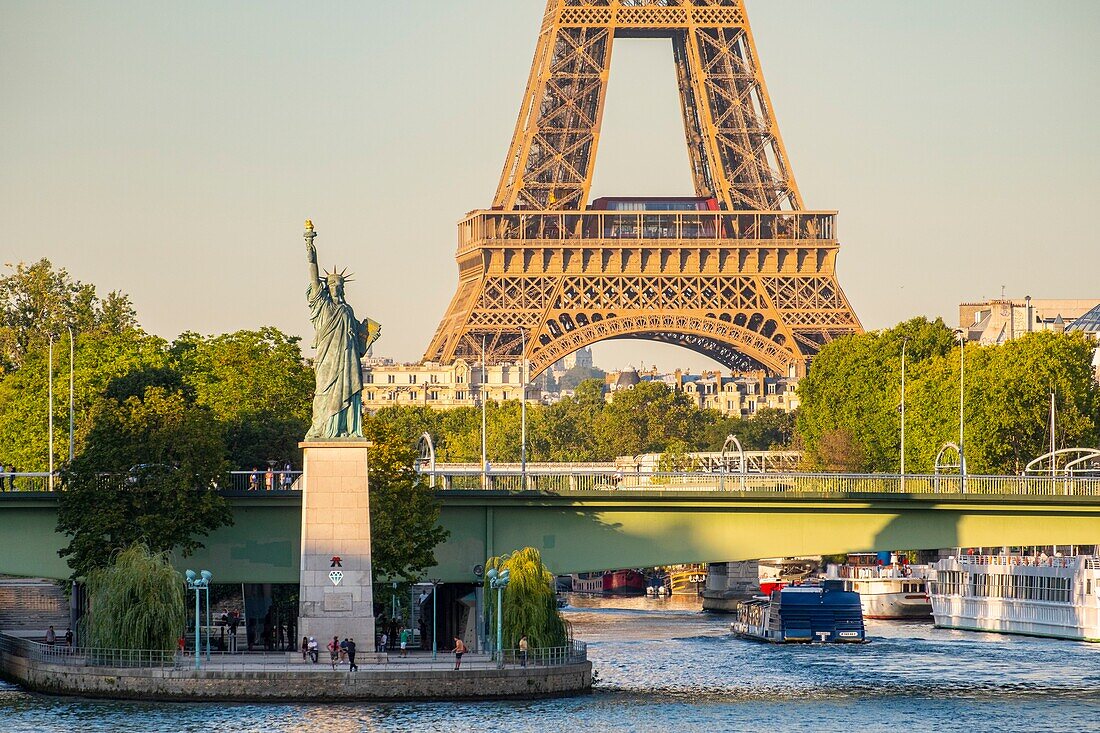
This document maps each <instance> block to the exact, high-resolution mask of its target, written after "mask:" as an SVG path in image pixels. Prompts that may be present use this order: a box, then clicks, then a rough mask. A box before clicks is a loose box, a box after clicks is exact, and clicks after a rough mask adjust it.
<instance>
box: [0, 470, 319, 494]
mask: <svg viewBox="0 0 1100 733" xmlns="http://www.w3.org/2000/svg"><path fill="white" fill-rule="evenodd" d="M129 476H130V475H129V474H120V475H116V476H108V475H104V476H103V477H102V478H103V480H105V481H107V480H112V478H113V479H114V480H122V481H126V480H129ZM301 477H302V472H301V471H282V470H280V471H267V470H264V471H230V472H229V473H227V474H226V475H225V478H224V479H222V480H220V481H219V482H218V484H217V488H218V490H219V491H221V492H223V493H226V494H236V493H245V494H247V493H251V492H264V491H299V490H301V488H302V485H301V483H302V482H301ZM64 489H65V487H64V483H63V480H62V475H61V474H60V473H55V474H54V480H53V490H54V491H64ZM48 491H50V474H49V473H46V472H31V473H25V472H19V473H11V472H7V473H0V493H5V492H26V493H32V492H33V493H40V492H48Z"/></svg>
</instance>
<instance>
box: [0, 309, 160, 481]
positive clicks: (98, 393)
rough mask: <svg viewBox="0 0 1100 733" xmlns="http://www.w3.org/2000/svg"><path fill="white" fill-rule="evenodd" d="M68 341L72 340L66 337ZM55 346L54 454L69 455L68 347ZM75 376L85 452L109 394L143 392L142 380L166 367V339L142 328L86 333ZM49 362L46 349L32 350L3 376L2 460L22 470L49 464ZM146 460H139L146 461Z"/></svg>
mask: <svg viewBox="0 0 1100 733" xmlns="http://www.w3.org/2000/svg"><path fill="white" fill-rule="evenodd" d="M66 341H67V339H66ZM64 346H65V347H64V348H59V345H58V344H55V354H54V457H55V462H56V463H57V464H60V463H61V462H63V461H64V460H65V459H67V457H68V429H69V416H68V413H69V409H68V408H69V349H68V344H67V343H65V345H64ZM75 347H76V348H75V354H76V358H75V361H74V374H73V383H74V389H73V402H74V411H75V427H76V430H75V435H74V444H75V453H76V454H78V455H79V454H80V452H81V451H83V450H84V448H85V446H86V444H87V440H88V435H89V433H90V430H91V427H92V421H91V416H92V414H93V413H94V412H95V411H96V409H97V408H98V406H99V405H100V403H101V402H102V401H103V400H104V398H105V397H106V396H107V395H108V394H109V393H110V394H114V395H116V399H125V397H126V396H129V395H130V394H138V395H140V394H142V392H143V387H144V385H141V384H139V382H141V381H142V380H146V381H150V378H149V376H148V375H150V374H152V373H155V372H157V371H158V370H163V369H166V368H167V364H168V357H167V353H166V345H165V343H164V341H163V340H162V339H159V338H156V337H154V336H148V335H146V334H144V333H142V332H140V331H137V330H128V331H124V332H122V333H119V334H114V333H101V332H96V333H82V334H80V335H78V336H77V338H76V345H75ZM48 369H49V363H48V359H47V352H46V351H41V350H35V351H31V352H29V353H28V354H27V355H26V357H25V358H24V360H23V364H22V366H21V367H20V368H19V369H18V370H16V371H13V372H10V373H8V374H7V375H5V376H4V377H3V378H2V379H0V460H3V461H5V462H6V463H7V465H14V466H15V467H16V468H17V469H19V470H21V471H45V470H46V469H47V466H48V463H49V461H48V455H47V452H48V451H47V446H48V444H49V437H48V432H47V426H48V424H49V420H48V413H47V406H48V404H49V399H48V392H49V383H48V380H47V375H48ZM144 462H146V461H139V463H144Z"/></svg>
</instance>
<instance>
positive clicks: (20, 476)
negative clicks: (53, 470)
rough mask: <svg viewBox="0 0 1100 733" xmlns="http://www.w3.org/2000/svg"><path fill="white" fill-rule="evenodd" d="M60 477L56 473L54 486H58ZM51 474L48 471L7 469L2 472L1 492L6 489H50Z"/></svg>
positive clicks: (0, 480)
mask: <svg viewBox="0 0 1100 733" xmlns="http://www.w3.org/2000/svg"><path fill="white" fill-rule="evenodd" d="M57 486H58V479H57V475H56V474H55V475H54V487H55V488H57ZM49 490H50V474H49V473H48V472H45V471H43V472H30V473H26V472H17V473H12V472H11V471H7V472H5V473H0V492H4V491H49Z"/></svg>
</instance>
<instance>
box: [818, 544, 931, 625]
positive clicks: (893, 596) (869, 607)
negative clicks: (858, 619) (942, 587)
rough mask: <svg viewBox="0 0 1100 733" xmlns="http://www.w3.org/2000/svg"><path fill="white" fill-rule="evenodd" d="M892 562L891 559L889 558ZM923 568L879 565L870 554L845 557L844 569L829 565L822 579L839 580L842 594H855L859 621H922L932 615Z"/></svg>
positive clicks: (875, 558) (890, 564) (925, 571)
mask: <svg viewBox="0 0 1100 733" xmlns="http://www.w3.org/2000/svg"><path fill="white" fill-rule="evenodd" d="M892 559H893V558H892ZM928 574H929V567H928V566H927V565H910V564H909V563H907V562H904V561H900V562H898V561H893V562H890V563H888V564H885V563H881V562H880V558H879V556H878V555H877V554H875V553H873V552H855V553H852V554H850V555H848V562H847V563H845V564H844V565H835V564H830V565H829V566H828V567H827V568H826V571H825V577H826V578H827V579H830V580H840V581H841V582H843V584H844V586H843V587H844V590H850V591H853V592H855V593H858V594H859V599H860V603H861V604H862V605H863V617H864V618H873V619H926V618H928V617H930V616H931V615H932V602H931V601H930V600H929V598H928Z"/></svg>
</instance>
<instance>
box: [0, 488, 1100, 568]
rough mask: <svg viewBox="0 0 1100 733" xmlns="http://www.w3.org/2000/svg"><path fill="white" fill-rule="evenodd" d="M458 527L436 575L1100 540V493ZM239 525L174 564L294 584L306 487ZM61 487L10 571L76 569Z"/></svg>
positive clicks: (263, 499)
mask: <svg viewBox="0 0 1100 733" xmlns="http://www.w3.org/2000/svg"><path fill="white" fill-rule="evenodd" d="M439 496H440V497H441V498H442V501H443V510H442V514H441V517H440V523H441V524H442V525H443V526H444V527H445V528H447V529H448V530H449V531H450V538H449V539H448V540H447V541H446V542H445V543H444V544H442V545H441V546H440V547H439V548H438V549H437V551H436V557H437V559H438V560H439V566H438V567H437V568H433V569H432V570H431V571H430V575H431V576H432V577H438V578H442V579H443V580H445V581H448V582H462V581H473V580H474V577H475V576H474V567H475V566H477V565H481V564H483V563H484V562H485V559H486V557H488V556H490V555H493V554H501V553H505V552H511V551H512V550H515V549H517V548H520V547H524V546H527V545H531V546H534V547H537V548H538V549H539V550H540V551H541V552H542V554H543V558H544V560H545V561H546V563H547V565H548V566H549V567H550V568H551V570H553V571H554V572H556V573H569V572H584V571H595V570H606V569H609V568H620V567H648V566H653V565H668V564H675V563H694V562H722V561H732V560H748V559H755V558H761V557H783V556H791V555H806V554H810V555H818V554H833V553H843V552H858V551H876V550H893V549H918V548H924V549H932V548H938V547H977V546H984V547H991V546H993V547H995V546H1000V545H1051V544H1095V543H1098V542H1100V497H1075V496H1044V497H1034V498H1031V497H1004V496H976V495H975V496H955V497H950V498H945V497H943V496H934V495H927V494H925V495H898V494H883V495H880V496H875V495H867V494H861V495H858V496H853V495H843V494H819V495H807V494H799V495H797V496H781V495H780V496H775V495H773V496H760V495H758V494H753V493H752V492H746V493H740V492H714V491H699V492H684V491H667V492H660V491H590V492H576V493H562V494H534V493H524V494H521V493H516V492H511V493H505V492H492V491H484V492H483V491H444V492H440V493H439ZM230 501H231V503H232V505H233V515H234V521H235V523H234V525H233V526H232V527H226V528H222V529H219V530H217V531H215V532H214V533H212V534H211V535H210V536H209V537H207V538H206V540H205V544H206V547H205V548H204V549H202V550H199V551H198V552H197V553H196V554H195V555H193V556H192V557H189V558H180V559H179V562H178V566H179V567H180V568H181V569H182V568H184V567H192V568H204V569H209V570H211V571H212V572H213V573H214V576H215V579H216V582H221V583H237V582H248V583H296V582H298V562H299V552H300V521H301V497H300V496H299V495H297V494H293V493H288V494H278V493H275V494H267V495H261V496H243V497H233V498H231V500H230ZM56 507H57V498H56V497H55V496H52V495H49V494H26V495H18V494H7V495H3V494H0V574H7V575H22V576H35V577H48V578H66V577H68V576H69V575H70V572H71V571H70V570H69V568H68V566H67V565H66V564H65V563H64V561H62V560H61V558H59V557H58V556H57V550H58V549H59V548H61V547H63V546H64V545H65V544H66V543H65V538H64V537H62V536H61V535H58V534H57V533H56V532H55V531H54V527H55V525H56V519H57V517H56Z"/></svg>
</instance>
